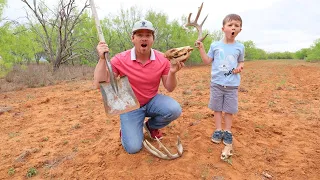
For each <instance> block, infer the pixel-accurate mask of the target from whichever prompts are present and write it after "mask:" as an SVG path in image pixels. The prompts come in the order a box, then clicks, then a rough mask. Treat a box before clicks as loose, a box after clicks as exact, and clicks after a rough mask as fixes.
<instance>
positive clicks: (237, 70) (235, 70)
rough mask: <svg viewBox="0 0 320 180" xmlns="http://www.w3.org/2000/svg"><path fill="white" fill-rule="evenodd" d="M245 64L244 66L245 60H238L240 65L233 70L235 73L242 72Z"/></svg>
mask: <svg viewBox="0 0 320 180" xmlns="http://www.w3.org/2000/svg"><path fill="white" fill-rule="evenodd" d="M243 66H244V61H242V62H238V66H237V68H236V69H234V70H233V74H237V73H241V71H242V70H243Z"/></svg>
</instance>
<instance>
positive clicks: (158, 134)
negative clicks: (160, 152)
mask: <svg viewBox="0 0 320 180" xmlns="http://www.w3.org/2000/svg"><path fill="white" fill-rule="evenodd" d="M143 126H144V129H145V130H146V132H147V133H148V135H149V137H150V138H151V139H154V140H156V137H157V138H158V139H159V140H160V139H162V138H163V137H162V133H161V132H160V130H159V129H151V128H150V127H149V125H148V121H147V122H145V123H144V124H143Z"/></svg>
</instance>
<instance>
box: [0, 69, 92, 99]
mask: <svg viewBox="0 0 320 180" xmlns="http://www.w3.org/2000/svg"><path fill="white" fill-rule="evenodd" d="M93 71H94V67H88V66H71V65H69V66H68V65H65V66H60V68H59V69H58V70H57V71H55V72H53V70H52V66H51V65H50V64H39V65H37V64H30V65H27V66H26V65H16V66H14V67H13V69H12V70H11V71H10V72H9V73H7V74H6V76H5V77H4V78H1V79H0V92H7V91H16V90H21V89H23V88H36V87H43V86H49V85H54V84H57V83H59V82H62V81H75V80H92V79H93ZM29 98H33V97H29Z"/></svg>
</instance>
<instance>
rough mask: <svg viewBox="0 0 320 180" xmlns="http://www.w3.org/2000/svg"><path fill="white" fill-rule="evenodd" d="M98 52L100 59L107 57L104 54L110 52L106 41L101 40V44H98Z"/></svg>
mask: <svg viewBox="0 0 320 180" xmlns="http://www.w3.org/2000/svg"><path fill="white" fill-rule="evenodd" d="M97 52H98V55H99V58H100V59H105V56H104V54H105V53H107V52H109V47H108V45H107V44H106V43H105V42H103V41H100V42H99V44H98V45H97Z"/></svg>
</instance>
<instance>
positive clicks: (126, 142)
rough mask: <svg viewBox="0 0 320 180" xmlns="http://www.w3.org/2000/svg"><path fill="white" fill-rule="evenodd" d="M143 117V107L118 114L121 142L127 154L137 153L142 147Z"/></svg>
mask: <svg viewBox="0 0 320 180" xmlns="http://www.w3.org/2000/svg"><path fill="white" fill-rule="evenodd" d="M144 119H145V108H143V107H142V108H139V109H137V110H133V111H130V112H128V113H124V114H121V115H120V121H121V143H122V146H123V147H124V149H125V151H127V152H128V153H129V154H134V153H137V152H139V151H140V149H141V148H142V141H143V138H144V136H143V122H144Z"/></svg>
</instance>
